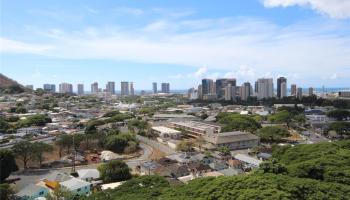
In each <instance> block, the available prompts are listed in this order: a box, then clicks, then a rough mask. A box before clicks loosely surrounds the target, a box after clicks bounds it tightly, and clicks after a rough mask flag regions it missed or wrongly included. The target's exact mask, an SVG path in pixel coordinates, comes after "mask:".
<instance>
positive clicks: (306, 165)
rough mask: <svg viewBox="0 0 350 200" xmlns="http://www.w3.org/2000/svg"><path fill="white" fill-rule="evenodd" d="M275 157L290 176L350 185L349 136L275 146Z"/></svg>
mask: <svg viewBox="0 0 350 200" xmlns="http://www.w3.org/2000/svg"><path fill="white" fill-rule="evenodd" d="M273 158H274V159H276V160H277V161H278V163H280V164H283V165H284V166H285V167H286V168H287V175H289V176H292V177H300V178H310V179H317V180H320V181H326V182H337V183H342V184H347V185H350V140H345V141H339V142H325V143H319V144H312V145H306V144H301V145H296V146H294V147H293V146H284V147H275V148H274V152H273Z"/></svg>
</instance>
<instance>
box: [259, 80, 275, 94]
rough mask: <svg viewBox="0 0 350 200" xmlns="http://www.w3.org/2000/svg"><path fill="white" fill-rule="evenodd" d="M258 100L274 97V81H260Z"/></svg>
mask: <svg viewBox="0 0 350 200" xmlns="http://www.w3.org/2000/svg"><path fill="white" fill-rule="evenodd" d="M257 86H258V93H257V97H258V99H268V98H272V97H273V79H272V78H260V79H258V84H257Z"/></svg>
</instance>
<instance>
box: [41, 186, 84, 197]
mask: <svg viewBox="0 0 350 200" xmlns="http://www.w3.org/2000/svg"><path fill="white" fill-rule="evenodd" d="M46 199H47V200H76V199H77V196H76V195H75V194H73V193H72V192H70V191H69V190H67V189H65V188H63V187H57V188H56V189H55V190H54V191H53V192H52V193H49V195H48V196H47V197H46Z"/></svg>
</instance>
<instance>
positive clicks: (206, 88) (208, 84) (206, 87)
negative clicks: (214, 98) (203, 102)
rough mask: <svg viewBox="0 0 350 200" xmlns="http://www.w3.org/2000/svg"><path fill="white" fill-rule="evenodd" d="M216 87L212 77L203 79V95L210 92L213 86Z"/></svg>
mask: <svg viewBox="0 0 350 200" xmlns="http://www.w3.org/2000/svg"><path fill="white" fill-rule="evenodd" d="M213 87H214V81H213V80H212V79H202V95H203V96H204V95H206V94H210V93H211V90H212V89H211V88H213Z"/></svg>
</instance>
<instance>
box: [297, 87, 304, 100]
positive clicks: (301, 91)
mask: <svg viewBox="0 0 350 200" xmlns="http://www.w3.org/2000/svg"><path fill="white" fill-rule="evenodd" d="M297 98H298V99H301V98H303V88H301V87H299V88H298V89H297Z"/></svg>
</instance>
